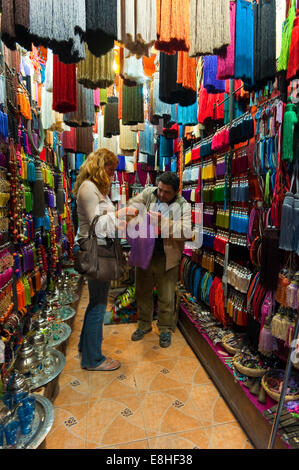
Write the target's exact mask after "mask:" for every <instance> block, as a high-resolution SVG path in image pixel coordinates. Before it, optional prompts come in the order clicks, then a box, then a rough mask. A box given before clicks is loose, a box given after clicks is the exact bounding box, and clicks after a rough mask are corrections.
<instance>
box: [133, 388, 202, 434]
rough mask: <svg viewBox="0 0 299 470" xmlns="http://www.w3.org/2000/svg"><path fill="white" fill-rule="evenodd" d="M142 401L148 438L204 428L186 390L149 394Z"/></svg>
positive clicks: (142, 397)
mask: <svg viewBox="0 0 299 470" xmlns="http://www.w3.org/2000/svg"><path fill="white" fill-rule="evenodd" d="M140 399H141V404H142V411H143V415H144V422H145V427H146V433H147V437H148V438H151V437H157V436H161V435H163V434H170V433H177V432H182V431H189V430H192V429H198V428H199V427H201V426H202V424H201V422H200V421H199V419H198V418H197V417H196V416H195V412H194V408H193V405H192V403H191V402H190V399H189V396H188V394H187V392H186V390H185V389H184V388H181V389H179V388H178V389H173V390H167V391H161V392H152V393H147V394H144V395H143V396H141V397H140Z"/></svg>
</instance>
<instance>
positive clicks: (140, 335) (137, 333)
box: [131, 328, 152, 341]
mask: <svg viewBox="0 0 299 470" xmlns="http://www.w3.org/2000/svg"><path fill="white" fill-rule="evenodd" d="M151 331H152V329H151V328H150V329H149V330H141V329H140V328H137V330H136V331H134V333H133V334H132V337H131V340H132V341H140V340H141V339H142V338H143V337H144V335H146V334H147V333H150V332H151Z"/></svg>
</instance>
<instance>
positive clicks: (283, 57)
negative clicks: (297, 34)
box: [277, 0, 296, 72]
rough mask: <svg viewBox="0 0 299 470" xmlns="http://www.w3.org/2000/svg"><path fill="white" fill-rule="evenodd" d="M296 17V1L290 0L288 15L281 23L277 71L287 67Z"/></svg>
mask: <svg viewBox="0 0 299 470" xmlns="http://www.w3.org/2000/svg"><path fill="white" fill-rule="evenodd" d="M295 18H296V2H295V0H293V1H292V5H291V7H290V9H289V15H288V17H287V19H286V21H284V23H283V30H282V44H281V53H280V56H279V59H278V64H277V71H278V72H280V71H281V70H287V69H288V63H289V56H290V49H291V39H292V32H293V26H294V20H295Z"/></svg>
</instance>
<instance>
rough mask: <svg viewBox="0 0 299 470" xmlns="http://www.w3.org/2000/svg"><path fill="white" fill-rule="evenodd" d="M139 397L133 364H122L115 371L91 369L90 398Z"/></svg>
mask: <svg viewBox="0 0 299 470" xmlns="http://www.w3.org/2000/svg"><path fill="white" fill-rule="evenodd" d="M122 396H134V397H137V388H136V382H135V378H134V368H133V366H132V365H131V364H129V363H127V364H122V365H121V367H120V368H119V369H117V370H115V371H89V398H90V400H94V399H96V400H98V399H103V398H120V397H122Z"/></svg>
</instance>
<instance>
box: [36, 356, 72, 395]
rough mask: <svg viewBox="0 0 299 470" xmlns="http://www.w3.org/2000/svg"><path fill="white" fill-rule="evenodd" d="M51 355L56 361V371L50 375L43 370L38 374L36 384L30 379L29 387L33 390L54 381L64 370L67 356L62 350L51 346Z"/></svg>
mask: <svg viewBox="0 0 299 470" xmlns="http://www.w3.org/2000/svg"><path fill="white" fill-rule="evenodd" d="M51 355H52V359H53V360H54V363H55V367H54V371H53V372H52V374H49V375H48V374H45V373H44V372H41V373H40V375H39V376H38V380H37V382H35V383H34V384H32V383H31V381H30V379H28V381H29V388H30V390H31V391H34V390H37V389H38V388H40V387H43V386H44V385H47V384H48V383H50V382H52V380H54V379H55V378H56V377H57V376H58V375H59V374H60V373H61V371H62V370H63V368H64V366H65V356H64V355H63V354H62V352H60V351H57V350H56V349H54V348H51Z"/></svg>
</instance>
